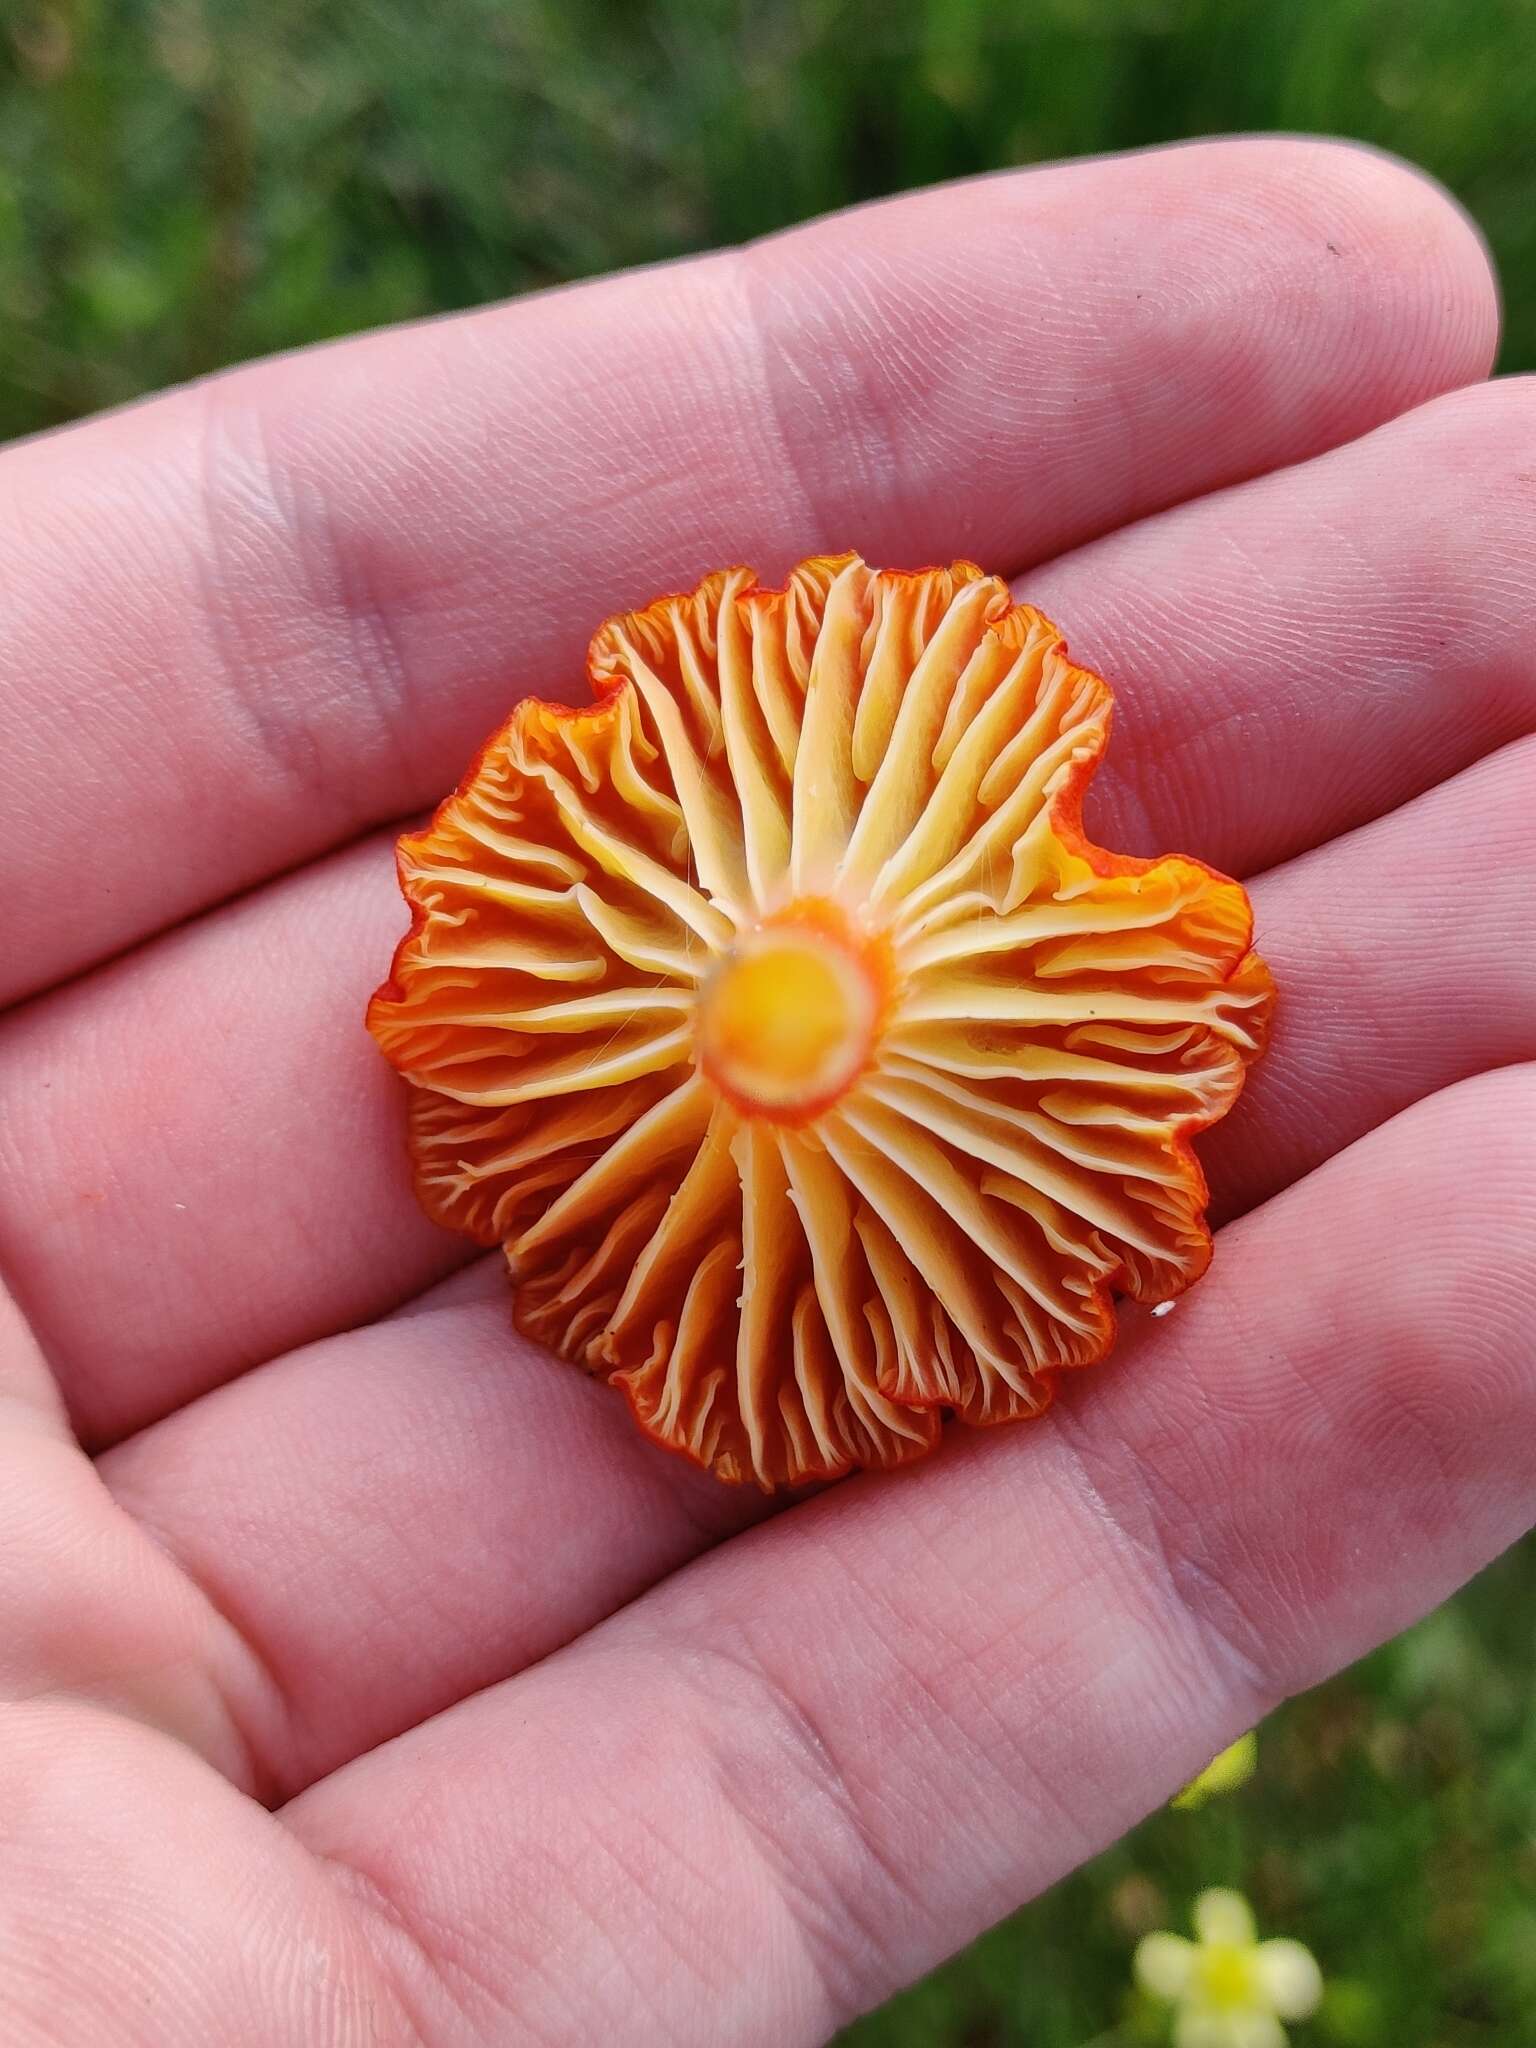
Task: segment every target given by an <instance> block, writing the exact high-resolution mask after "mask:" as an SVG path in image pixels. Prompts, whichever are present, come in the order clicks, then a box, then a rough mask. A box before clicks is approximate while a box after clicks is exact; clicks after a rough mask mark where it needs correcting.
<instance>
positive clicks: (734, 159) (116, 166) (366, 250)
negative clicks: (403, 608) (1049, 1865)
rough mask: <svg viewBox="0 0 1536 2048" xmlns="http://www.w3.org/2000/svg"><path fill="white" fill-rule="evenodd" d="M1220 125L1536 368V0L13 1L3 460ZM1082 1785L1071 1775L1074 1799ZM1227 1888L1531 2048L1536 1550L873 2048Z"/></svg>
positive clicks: (1416, 2040) (1005, 1938)
mask: <svg viewBox="0 0 1536 2048" xmlns="http://www.w3.org/2000/svg"><path fill="white" fill-rule="evenodd" d="M1235 128H1283V129H1293V128H1294V129H1320V130H1326V131H1331V132H1333V133H1336V134H1343V135H1353V136H1358V137H1360V138H1362V139H1364V140H1367V141H1370V142H1374V143H1378V144H1381V145H1383V146H1384V147H1386V148H1389V149H1394V150H1397V151H1399V152H1401V153H1402V154H1403V155H1405V156H1408V157H1411V158H1413V159H1415V160H1416V161H1417V162H1419V163H1422V164H1424V165H1425V166H1426V167H1427V168H1429V169H1430V170H1432V171H1434V172H1436V173H1437V174H1438V175H1439V176H1440V177H1442V178H1443V179H1444V180H1445V181H1446V182H1447V183H1448V184H1449V185H1450V186H1451V188H1452V189H1453V190H1454V191H1455V192H1456V193H1457V194H1458V195H1459V196H1460V197H1461V199H1462V200H1463V202H1464V203H1465V204H1466V205H1467V207H1468V208H1469V209H1470V210H1471V212H1472V213H1473V214H1474V215H1475V217H1476V218H1477V219H1478V221H1479V222H1480V223H1481V225H1482V227H1483V229H1484V232H1485V233H1486V234H1487V236H1488V238H1489V240H1490V241H1491V243H1492V244H1493V247H1494V249H1495V252H1496V254H1497V255H1498V258H1499V261H1500V264H1501V268H1502V270H1503V274H1504V278H1505V288H1506V292H1507V299H1508V309H1507V310H1508V321H1507V339H1506V346H1505V356H1504V364H1505V367H1506V368H1510V369H1516V368H1523V367H1527V366H1531V365H1536V0H1262V4H1260V0H1033V4H1028V0H1013V4H1000V0H912V4H905V5H904V4H901V0H888V4H884V5H875V4H873V0H795V4H791V0H756V4H746V0H742V4H726V0H694V4H691V5H689V4H684V0H665V4H664V0H261V4H260V5H253V4H251V0H157V4H151V0H119V4H117V5H110V4H107V0H51V4H33V0H6V5H5V7H4V10H3V12H0V305H3V307H4V320H3V322H0V435H9V434H15V433H21V432H26V431H29V430H32V429H36V428H39V427H46V426H50V425H53V424H55V423H56V422H59V421H62V420H66V419H69V418H72V417H74V416H75V415H77V414H79V413H81V412H85V411H89V410H91V409H92V408H94V407H97V406H101V405H108V404H113V403H117V402H120V401H122V400H125V399H128V398H132V397H134V396H136V395H137V394H138V393H140V392H142V391H146V390H152V389H154V388H155V387H157V386H159V385H162V384H165V383H168V382H171V381H174V380H177V379H180V378H184V377H188V376H192V375H195V374H197V373H199V372H201V371H205V370H209V369H212V368H215V367H217V366H219V365H221V364H223V363H227V362H230V361H234V360H237V359H239V358H242V357H245V356H250V355H258V354H262V353H265V352H267V351H269V350H272V349H277V348H286V347H291V346H294V345H296V344H300V343H303V342H306V341H311V340H314V339H316V338H318V337H321V336H327V335H335V334H341V333H345V332H347V331H349V330H351V329H353V328H356V327H360V326H365V325H370V324H374V323H377V322H381V321H387V320H396V319H402V318H408V317H410V316H413V315H417V314H423V313H429V312H435V311H439V310H442V309H444V308H451V307H456V306H464V305H470V304H474V303H475V302H477V301H480V300H483V299H487V298H492V297H497V296H501V295H504V294H507V293H511V292H516V291H521V290H526V289H529V288H531V287H535V286H539V285H544V284H549V283H553V282H558V281H561V280H564V279H567V278H571V277H576V276H580V275H583V274H586V273H589V272H593V271H598V270H603V269H607V268H609V267H611V266H613V265H616V264H627V263H635V262H641V261H645V260H649V259H652V258H656V257H662V256H668V255H673V254H676V253H678V252H680V251H683V250H688V249H694V248H700V247H704V246H707V245H709V244H711V243H714V242H718V241H729V240H735V239H739V238H741V237H744V236H748V235H754V234H758V233H762V232H764V231H765V230H768V229H771V228H774V227H776V226H779V225H781V224H783V223H784V222H787V221H790V220H794V219H797V218H800V217H802V216H804V215H806V214H809V213H815V212H819V211H823V210H825V209H827V208H829V207H834V206H839V205H842V204H845V203H846V202H848V201H851V200H857V199H864V198H868V197H871V196H874V195H876V194H879V193H884V192H889V191H894V190H897V189H899V188H900V187H902V186H906V185H912V184H919V183H924V182H927V181H929V180H931V179H936V178H943V177H950V176H954V175H958V174H963V173H966V172H971V171H982V170H990V169H994V168H996V167H998V166H999V165H1004V164H1011V163H1028V162H1033V161H1036V160H1038V159H1040V158H1044V157H1052V156H1060V155H1071V154H1074V153H1077V152H1081V151H1091V150H1105V149H1115V148H1124V147H1130V146H1136V145H1140V144H1146V143H1154V142H1161V141H1166V140H1169V139H1172V138H1175V137H1178V136H1185V135H1198V134H1206V133H1213V132H1221V131H1225V130H1229V129H1235ZM1066 1793H1067V1795H1068V1796H1069V1794H1070V1788H1066ZM1216 1882H1228V1883H1236V1884H1237V1885H1239V1886H1240V1887H1242V1888H1243V1889H1245V1890H1246V1891H1247V1892H1248V1893H1249V1894H1250V1896H1251V1897H1252V1898H1253V1900H1254V1903H1255V1905H1256V1906H1257V1908H1258V1910H1259V1913H1260V1917H1261V1921H1262V1922H1263V1924H1264V1926H1265V1928H1266V1930H1267V1931H1271V1932H1284V1933H1288V1934H1295V1935H1298V1936H1300V1937H1301V1938H1303V1939H1304V1940H1306V1941H1307V1942H1308V1943H1309V1944H1310V1945H1311V1946H1312V1947H1313V1949H1314V1950H1315V1952H1316V1953H1317V1955H1318V1957H1319V1958H1320V1960H1321V1961H1322V1963H1323V1965H1324V1968H1325V1969H1326V1971H1327V1972H1328V1973H1329V1977H1330V1983H1331V1989H1330V1994H1329V1999H1328V2003H1327V2005H1326V2006H1325V2008H1324V2011H1323V2013H1322V2015H1321V2016H1320V2017H1319V2019H1318V2020H1317V2021H1316V2022H1315V2023H1314V2024H1313V2026H1312V2027H1311V2028H1310V2030H1306V2032H1305V2036H1304V2038H1306V2039H1308V2040H1311V2041H1315V2042H1318V2043H1329V2044H1335V2048H1532V2044H1536V1548H1533V1547H1532V1546H1530V1545H1527V1546H1525V1547H1524V1548H1523V1549H1522V1550H1520V1551H1518V1552H1516V1553H1515V1554H1513V1555H1512V1556H1511V1557H1509V1558H1507V1559H1505V1560H1504V1561H1503V1563H1502V1564H1500V1565H1499V1566H1498V1567H1496V1568H1495V1569H1494V1570H1493V1571H1492V1572H1490V1573H1488V1574H1487V1575H1486V1576H1485V1577H1484V1579H1483V1580H1482V1581H1481V1582H1480V1583H1479V1584H1478V1585H1477V1586H1475V1587H1473V1588H1471V1589H1469V1591H1468V1592H1467V1593H1465V1594H1464V1595H1463V1596H1462V1597H1461V1598H1460V1599H1459V1600H1457V1601H1455V1602H1454V1603H1452V1605H1451V1606H1450V1607H1448V1608H1446V1609H1445V1610H1443V1611H1442V1612H1441V1613H1440V1614H1438V1615H1436V1616H1434V1617H1432V1618H1431V1620H1429V1621H1428V1622H1426V1623H1425V1624H1423V1626H1421V1627H1420V1628H1419V1629H1417V1630H1415V1631H1413V1632H1412V1633H1411V1634H1410V1635H1408V1636H1406V1637H1404V1638H1403V1639H1402V1640H1401V1641H1399V1642H1397V1643H1395V1644H1392V1645H1390V1646H1389V1647H1388V1648H1387V1649H1385V1650H1383V1651H1381V1652H1380V1653H1379V1654H1378V1655H1377V1656H1375V1657H1373V1658H1372V1659H1370V1660H1369V1661H1368V1662H1367V1663H1366V1664H1364V1665H1362V1666H1361V1667H1359V1668H1358V1669H1357V1670H1355V1671H1353V1672H1350V1673H1348V1674H1347V1675H1345V1676H1344V1677H1342V1678H1340V1679H1338V1680H1336V1681H1335V1682H1334V1683H1333V1684H1331V1685H1329V1686H1325V1687H1324V1688H1322V1689H1321V1690H1320V1691H1319V1692H1316V1693H1314V1694H1312V1695H1310V1696H1309V1697H1307V1698H1306V1699H1303V1700H1300V1701H1297V1702H1295V1703H1293V1704H1292V1705H1291V1706H1289V1707H1287V1708H1285V1709H1284V1710H1283V1711H1282V1712H1281V1713H1280V1714H1279V1715H1277V1716H1276V1717H1275V1719H1274V1720H1273V1721H1272V1722H1271V1724H1270V1725H1269V1726H1268V1727H1267V1728H1266V1730H1265V1734H1264V1746H1263V1756H1262V1761H1261V1766H1260V1771H1259V1775H1258V1777H1257V1778H1256V1779H1255V1780H1254V1781H1253V1783H1251V1784H1250V1785H1249V1786H1248V1787H1246V1788H1245V1789H1244V1790H1243V1791H1242V1792H1240V1793H1238V1794H1236V1795H1234V1796H1233V1797H1232V1798H1230V1799H1228V1800H1225V1801H1222V1802H1220V1803H1218V1804H1215V1805H1212V1806H1210V1807H1208V1808H1206V1809H1204V1810H1202V1811H1201V1812H1198V1813H1194V1814H1173V1813H1163V1814H1160V1815H1158V1816H1156V1817H1154V1818H1153V1819H1152V1820H1150V1821H1148V1822H1147V1823H1146V1824H1145V1825H1144V1826H1143V1827H1141V1828H1140V1829H1138V1830H1137V1831H1136V1832H1135V1833H1134V1834H1133V1835H1131V1836H1130V1837H1128V1838H1127V1839H1126V1840H1125V1841H1124V1842H1122V1843H1120V1844H1119V1845H1118V1846H1117V1847H1116V1848H1114V1849H1113V1850H1111V1851H1109V1852H1108V1853H1107V1854H1106V1855H1104V1856H1102V1857H1100V1858H1099V1859H1098V1861H1097V1862H1095V1863H1094V1864H1092V1865H1091V1866H1090V1867H1089V1868H1087V1869H1086V1870H1084V1871H1082V1872H1080V1873H1079V1874H1078V1875H1077V1876H1076V1877H1074V1878H1072V1879H1071V1880H1070V1881H1069V1882H1068V1883H1066V1884H1065V1885H1063V1886H1061V1887H1060V1888H1058V1890H1056V1891H1055V1892H1053V1893H1052V1894H1051V1895H1050V1896H1049V1897H1047V1898H1045V1899H1042V1900H1040V1901H1038V1902H1037V1903H1036V1904H1035V1905H1034V1906H1032V1907H1030V1908H1029V1909H1028V1910H1026V1911H1025V1912H1024V1913H1022V1914H1020V1915H1019V1916H1018V1917H1017V1918H1016V1919H1014V1920H1013V1921H1011V1922H1009V1923H1008V1924H1007V1925H1006V1926H1005V1927H1003V1928H1000V1929H998V1930H997V1931H996V1932H995V1933H993V1934H992V1935H990V1936H988V1937H987V1938H986V1939H985V1940H984V1941H982V1942H980V1943H978V1944H977V1946H976V1947H975V1948H974V1949H973V1950H971V1951H970V1952H969V1953H968V1954H967V1955H966V1956H964V1957H962V1958H960V1959H959V1960H957V1961H956V1962H955V1963H953V1964H952V1965H950V1966H949V1967H948V1968H947V1969H945V1970H943V1971H941V1972H940V1973H938V1975H936V1976H935V1977H933V1978H931V1979H930V1980H928V1982H927V1983H925V1984H924V1985H922V1986H920V1987H918V1988H917V1989H916V1990H914V1991H913V1992H911V1993H909V1994H908V1995H907V1996H906V1997H905V1998H904V1999H901V2000H899V2001H898V2002H897V2003H896V2004H894V2005H893V2006H891V2007H890V2008H888V2009H887V2010H886V2011H885V2012H884V2013H881V2014H879V2015H876V2016H875V2017H873V2018H872V2019H870V2020H868V2021H866V2022H864V2023H863V2024H862V2025H861V2026H859V2027H858V2028H856V2029H854V2030H853V2031H852V2033H851V2034H850V2036H849V2040H850V2042H852V2043H856V2044H858V2048H918V2044H921V2048H945V2044H953V2048H988V2044H994V2043H996V2044H1003V2043H1017V2044H1021V2048H1083V2044H1087V2043H1090V2042H1091V2043H1093V2044H1094V2048H1111V2044H1113V2048H1138V2044H1145V2043H1153V2042H1157V2041H1160V2040H1161V2039H1163V2038H1164V2035H1163V2033H1162V2031H1161V2023H1160V2022H1157V2021H1156V2020H1155V2017H1154V2016H1153V2015H1152V2014H1150V2013H1149V2012H1148V2011H1147V2010H1146V2009H1145V2008H1142V2007H1139V2006H1138V2005H1137V2004H1136V2003H1135V2001H1134V1999H1133V1998H1132V1997H1131V1995H1130V1993H1129V1989H1128V1984H1129V1977H1128V1966H1129V1959H1130V1954H1131V1950H1132V1948H1133V1947H1134V1944H1135V1940H1136V1937H1137V1936H1138V1934H1140V1933H1141V1932H1143V1931H1144V1930H1145V1928H1147V1927H1149V1926H1152V1925H1159V1924H1160V1925H1173V1926H1182V1925H1183V1924H1184V1920H1185V1915H1186V1911H1187V1906H1188V1902H1189V1899H1190V1898H1191V1896H1192V1895H1193V1893H1194V1892H1195V1891H1197V1890H1198V1889H1200V1887H1201V1886H1203V1885H1206V1884H1210V1883H1216Z"/></svg>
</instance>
